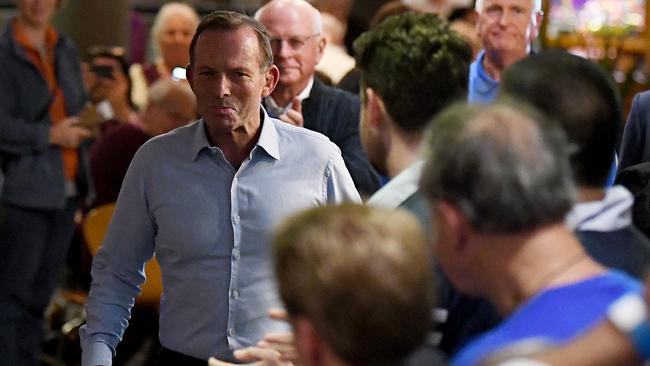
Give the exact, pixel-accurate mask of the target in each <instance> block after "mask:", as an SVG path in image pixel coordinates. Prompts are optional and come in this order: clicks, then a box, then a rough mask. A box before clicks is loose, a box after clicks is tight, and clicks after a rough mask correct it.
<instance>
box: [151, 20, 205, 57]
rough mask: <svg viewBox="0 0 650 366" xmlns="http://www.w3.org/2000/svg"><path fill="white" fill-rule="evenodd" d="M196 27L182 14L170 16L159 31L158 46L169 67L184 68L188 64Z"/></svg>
mask: <svg viewBox="0 0 650 366" xmlns="http://www.w3.org/2000/svg"><path fill="white" fill-rule="evenodd" d="M195 28H196V25H195V24H194V23H193V22H192V21H191V20H189V19H187V17H186V16H185V15H183V14H176V15H172V16H170V17H169V19H167V21H166V22H165V24H164V25H163V26H162V29H161V30H160V34H159V36H158V45H159V47H160V53H161V56H162V58H163V60H164V61H165V63H166V64H167V66H169V67H176V66H178V67H185V66H186V65H187V64H188V63H189V61H190V60H189V53H188V51H189V49H190V42H192V36H193V35H194V29H195Z"/></svg>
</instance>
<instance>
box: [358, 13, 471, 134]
mask: <svg viewBox="0 0 650 366" xmlns="http://www.w3.org/2000/svg"><path fill="white" fill-rule="evenodd" d="M354 51H355V58H356V61H357V66H358V67H359V69H360V70H361V85H362V91H361V96H362V98H364V97H365V91H364V89H365V88H366V87H370V88H372V89H373V90H375V91H376V92H377V93H378V94H379V95H380V96H381V97H382V99H383V101H384V104H385V105H386V107H387V109H388V113H389V114H390V115H391V117H392V118H393V120H394V121H395V123H397V124H399V125H400V126H401V127H402V128H404V129H405V130H407V131H410V132H419V131H421V130H422V129H423V128H424V127H425V126H426V124H427V122H428V121H429V120H430V119H431V117H432V116H433V115H435V114H436V113H437V112H439V111H440V110H442V109H443V108H444V107H445V106H447V105H449V104H451V102H453V101H455V100H457V99H462V98H465V97H466V94H467V82H468V73H469V65H470V62H471V59H472V50H471V48H470V46H469V45H468V44H467V42H465V40H464V39H463V38H461V36H460V35H458V34H457V33H456V32H455V31H453V30H451V29H450V27H449V24H448V23H447V22H446V21H444V20H443V19H442V18H440V17H438V16H437V15H435V14H420V13H403V14H399V15H395V16H391V17H389V18H387V19H386V20H384V21H383V22H381V23H380V24H379V25H378V26H377V27H375V28H374V29H372V30H370V31H368V32H366V33H364V34H362V35H361V36H360V37H359V38H358V39H357V40H356V41H355V42H354Z"/></svg>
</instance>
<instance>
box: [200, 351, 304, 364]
mask: <svg viewBox="0 0 650 366" xmlns="http://www.w3.org/2000/svg"><path fill="white" fill-rule="evenodd" d="M234 354H235V358H237V359H238V360H239V361H242V362H249V363H248V364H247V365H251V366H294V364H293V362H291V361H285V360H283V359H282V355H281V354H280V352H278V351H276V350H273V349H270V348H260V347H248V348H244V349H240V350H237V351H235V353H234ZM235 365H236V364H234V363H230V362H225V361H219V360H217V359H216V358H214V357H210V359H209V360H208V366H235Z"/></svg>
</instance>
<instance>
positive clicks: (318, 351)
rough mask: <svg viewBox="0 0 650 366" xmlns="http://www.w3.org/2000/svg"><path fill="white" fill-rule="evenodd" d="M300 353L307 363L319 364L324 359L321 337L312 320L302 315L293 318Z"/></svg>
mask: <svg viewBox="0 0 650 366" xmlns="http://www.w3.org/2000/svg"><path fill="white" fill-rule="evenodd" d="M291 324H292V326H293V332H294V333H295V338H294V339H295V343H296V348H297V351H298V355H300V357H302V358H304V359H303V360H302V361H303V362H305V363H306V364H307V365H319V364H321V363H322V361H323V354H322V351H323V350H322V344H321V342H322V341H321V339H320V337H319V336H318V333H316V329H314V326H313V325H312V324H311V322H310V321H309V320H308V319H307V318H305V317H302V316H298V317H295V318H292V319H291Z"/></svg>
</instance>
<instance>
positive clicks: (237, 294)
mask: <svg viewBox="0 0 650 366" xmlns="http://www.w3.org/2000/svg"><path fill="white" fill-rule="evenodd" d="M231 296H232V298H233V299H238V298H239V291H237V290H233V291H232V295H231Z"/></svg>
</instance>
